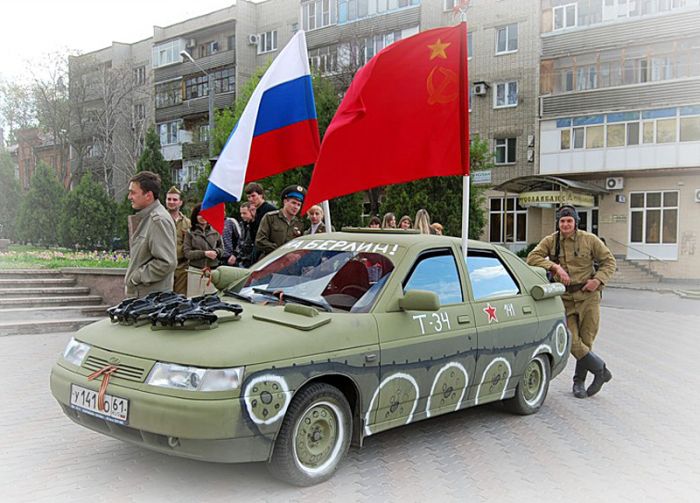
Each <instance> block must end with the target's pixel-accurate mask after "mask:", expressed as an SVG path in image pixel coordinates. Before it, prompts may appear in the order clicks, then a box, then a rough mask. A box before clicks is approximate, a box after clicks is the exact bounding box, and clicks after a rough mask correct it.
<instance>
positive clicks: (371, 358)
mask: <svg viewBox="0 0 700 503" xmlns="http://www.w3.org/2000/svg"><path fill="white" fill-rule="evenodd" d="M365 361H366V362H367V363H372V362H374V361H377V355H376V354H375V353H368V354H366V355H365Z"/></svg>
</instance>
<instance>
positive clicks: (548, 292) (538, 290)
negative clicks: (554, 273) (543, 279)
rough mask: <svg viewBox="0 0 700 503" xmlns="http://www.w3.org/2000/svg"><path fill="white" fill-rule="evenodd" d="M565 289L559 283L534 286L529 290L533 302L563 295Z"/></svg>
mask: <svg viewBox="0 0 700 503" xmlns="http://www.w3.org/2000/svg"><path fill="white" fill-rule="evenodd" d="M564 292H566V287H565V286H564V285H562V284H561V283H545V284H543V285H535V286H533V287H532V288H531V289H530V295H532V298H533V299H535V300H542V299H549V298H552V297H559V296H560V295H564Z"/></svg>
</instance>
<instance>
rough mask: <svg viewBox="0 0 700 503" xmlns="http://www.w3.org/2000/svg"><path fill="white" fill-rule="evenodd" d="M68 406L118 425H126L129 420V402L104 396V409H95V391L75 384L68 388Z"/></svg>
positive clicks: (116, 397)
mask: <svg viewBox="0 0 700 503" xmlns="http://www.w3.org/2000/svg"><path fill="white" fill-rule="evenodd" d="M70 406H71V407H72V408H73V409H77V410H80V411H82V412H85V413H87V414H90V415H92V416H96V417H100V418H102V419H106V420H107V421H112V422H114V423H119V424H127V421H128V418H129V400H128V399H126V398H120V397H118V396H114V395H108V394H105V397H104V407H102V410H99V409H98V408H97V391H92V390H91V389H87V388H83V387H82V386H78V385H77V384H71V386H70Z"/></svg>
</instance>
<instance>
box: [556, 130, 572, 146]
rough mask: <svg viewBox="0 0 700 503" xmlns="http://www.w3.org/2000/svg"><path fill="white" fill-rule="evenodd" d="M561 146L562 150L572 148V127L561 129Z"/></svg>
mask: <svg viewBox="0 0 700 503" xmlns="http://www.w3.org/2000/svg"><path fill="white" fill-rule="evenodd" d="M559 148H560V149H561V150H569V149H570V148H571V129H562V130H561V137H560V138H559Z"/></svg>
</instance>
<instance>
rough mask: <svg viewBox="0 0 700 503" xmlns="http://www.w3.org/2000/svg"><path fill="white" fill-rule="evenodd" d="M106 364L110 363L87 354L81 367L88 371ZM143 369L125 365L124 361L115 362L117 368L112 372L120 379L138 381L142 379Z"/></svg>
mask: <svg viewBox="0 0 700 503" xmlns="http://www.w3.org/2000/svg"><path fill="white" fill-rule="evenodd" d="M107 365H112V363H111V362H110V361H108V360H105V359H102V358H97V357H96V356H92V355H91V356H88V357H87V359H86V360H85V362H84V363H83V368H86V369H88V370H90V371H93V372H94V371H95V370H100V369H101V368H104V367H105V366H107ZM144 371H145V370H144V369H142V368H140V367H135V366H133V365H125V364H124V363H119V364H117V370H116V372H114V374H112V375H113V376H114V377H119V378H120V379H128V380H129V381H139V382H143V379H144V376H143V374H144Z"/></svg>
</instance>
